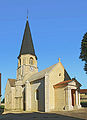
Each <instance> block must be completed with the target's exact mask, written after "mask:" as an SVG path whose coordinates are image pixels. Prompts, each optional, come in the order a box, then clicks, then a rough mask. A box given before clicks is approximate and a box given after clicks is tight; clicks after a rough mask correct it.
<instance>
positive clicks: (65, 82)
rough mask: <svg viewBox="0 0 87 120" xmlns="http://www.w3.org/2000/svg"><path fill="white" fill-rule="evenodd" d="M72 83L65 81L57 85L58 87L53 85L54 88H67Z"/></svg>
mask: <svg viewBox="0 0 87 120" xmlns="http://www.w3.org/2000/svg"><path fill="white" fill-rule="evenodd" d="M71 81H72V80H67V81H63V82H60V83H57V84H56V85H53V87H54V88H59V87H64V86H66V85H67V84H68V83H69V82H71Z"/></svg>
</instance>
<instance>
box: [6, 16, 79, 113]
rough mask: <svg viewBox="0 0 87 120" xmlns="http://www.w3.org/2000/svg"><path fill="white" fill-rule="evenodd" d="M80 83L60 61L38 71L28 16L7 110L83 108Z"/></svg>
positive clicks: (9, 86) (11, 82)
mask: <svg viewBox="0 0 87 120" xmlns="http://www.w3.org/2000/svg"><path fill="white" fill-rule="evenodd" d="M80 87H81V84H80V83H79V82H78V81H77V80H76V79H75V78H71V77H70V76H69V74H68V73H67V71H66V70H65V68H64V66H63V65H62V63H61V60H60V58H59V61H58V63H56V64H54V65H52V66H50V67H48V68H46V69H44V70H42V71H40V72H38V67H37V56H36V54H35V50H34V45H33V41H32V36H31V31H30V27H29V22H28V18H27V21H26V26H25V31H24V35H23V40H22V45H21V49H20V53H19V56H18V67H17V77H16V79H8V80H7V84H6V89H5V110H11V111H42V112H50V111H63V110H68V111H69V110H73V109H79V108H81V105H80Z"/></svg>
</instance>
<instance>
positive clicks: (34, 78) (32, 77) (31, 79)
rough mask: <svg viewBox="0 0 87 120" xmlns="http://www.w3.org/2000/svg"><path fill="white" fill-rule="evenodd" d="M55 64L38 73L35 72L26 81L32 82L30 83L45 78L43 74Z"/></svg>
mask: <svg viewBox="0 0 87 120" xmlns="http://www.w3.org/2000/svg"><path fill="white" fill-rule="evenodd" d="M55 65H56V64H54V65H52V66H50V67H48V68H46V69H44V70H42V71H40V72H37V73H35V74H33V75H32V76H31V77H30V78H29V79H28V80H29V82H32V81H35V80H38V79H41V78H43V77H45V74H46V73H48V72H49V71H50V70H51V69H52V68H53V67H54V66H55Z"/></svg>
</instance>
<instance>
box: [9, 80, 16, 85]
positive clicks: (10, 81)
mask: <svg viewBox="0 0 87 120" xmlns="http://www.w3.org/2000/svg"><path fill="white" fill-rule="evenodd" d="M8 81H9V83H10V85H11V87H15V81H16V79H8Z"/></svg>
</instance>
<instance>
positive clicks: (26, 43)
mask: <svg viewBox="0 0 87 120" xmlns="http://www.w3.org/2000/svg"><path fill="white" fill-rule="evenodd" d="M24 54H31V55H34V56H35V57H36V55H35V51H34V46H33V41H32V36H31V31H30V27H29V23H28V17H27V22H26V27H25V31H24V36H23V40H22V45H21V50H20V54H19V56H18V58H19V57H20V56H21V55H24Z"/></svg>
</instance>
